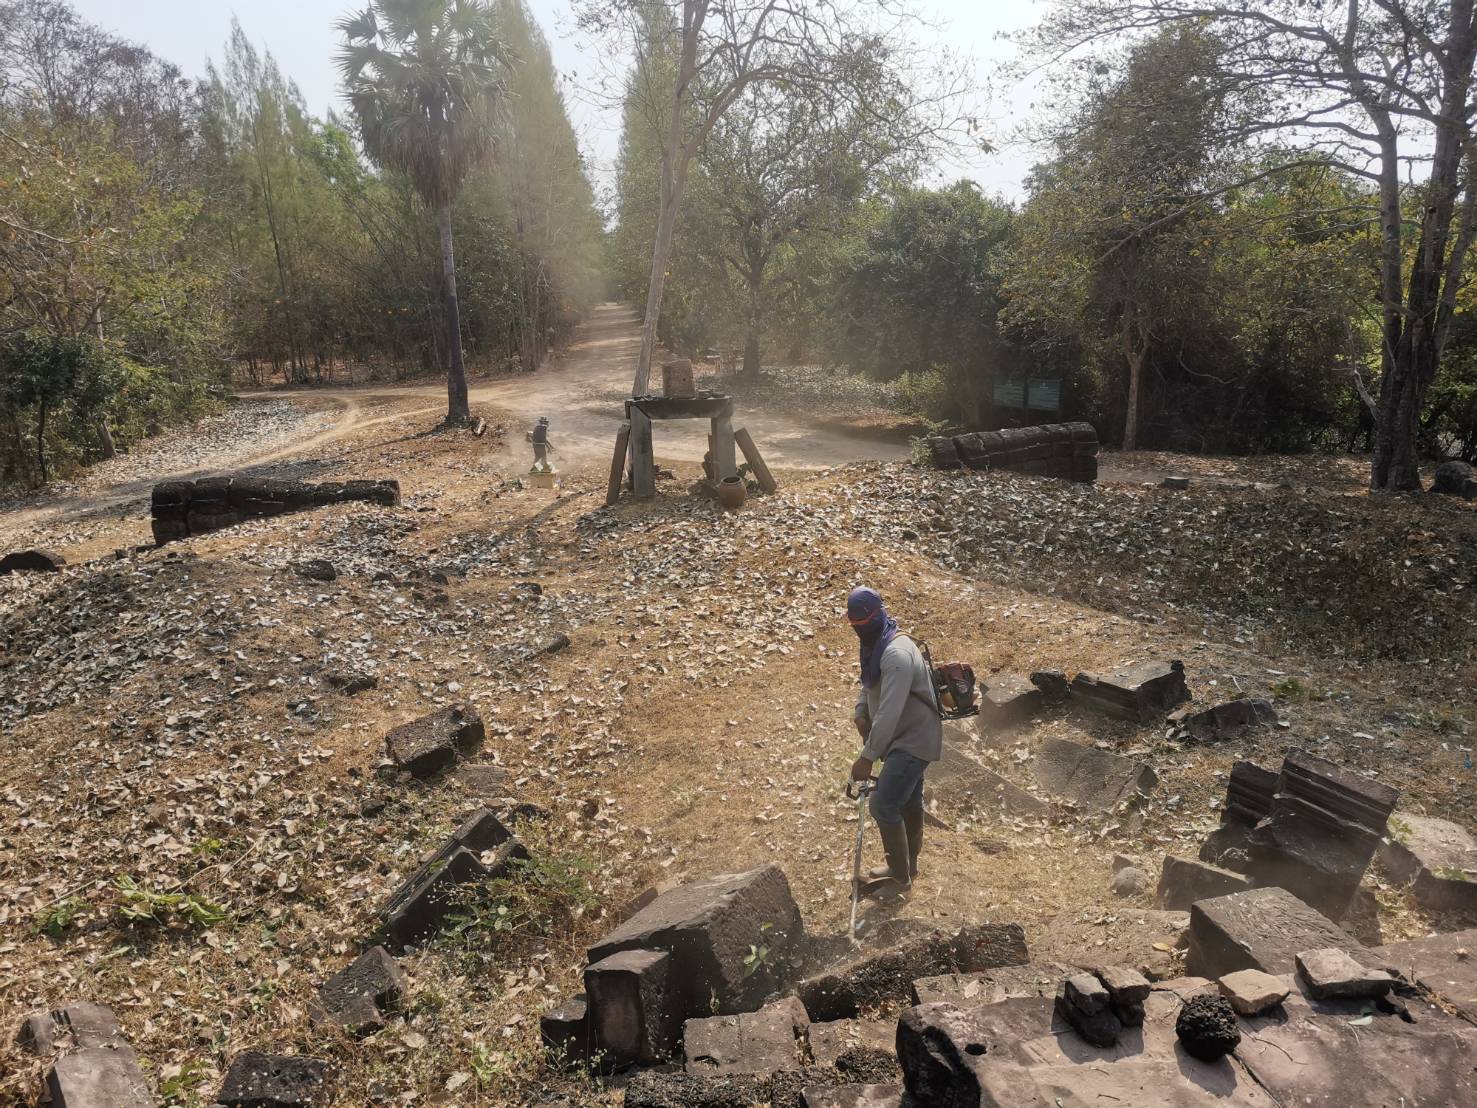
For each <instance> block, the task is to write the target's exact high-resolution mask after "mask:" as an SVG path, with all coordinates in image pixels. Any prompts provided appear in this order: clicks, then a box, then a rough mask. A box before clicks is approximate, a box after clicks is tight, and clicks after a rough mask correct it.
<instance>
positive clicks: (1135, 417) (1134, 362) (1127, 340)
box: [1123, 308, 1149, 450]
mask: <svg viewBox="0 0 1477 1108" xmlns="http://www.w3.org/2000/svg"><path fill="white" fill-rule="evenodd" d="M1136 318H1137V312H1136V311H1135V310H1134V309H1133V308H1128V309H1126V310H1125V313H1124V320H1123V359H1124V361H1125V362H1127V363H1128V412H1127V414H1125V415H1124V417H1123V449H1124V450H1136V449H1138V438H1139V384H1140V382H1141V381H1142V380H1143V376H1144V356H1145V355H1146V354H1147V353H1148V345H1149V344H1148V342H1147V341H1144V340H1143V337H1142V336H1140V339H1139V341H1137V342H1136V341H1135V339H1134V331H1135V330H1137V324H1136V322H1135V321H1136Z"/></svg>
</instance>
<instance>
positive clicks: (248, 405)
mask: <svg viewBox="0 0 1477 1108" xmlns="http://www.w3.org/2000/svg"><path fill="white" fill-rule="evenodd" d="M640 347H641V333H640V320H639V318H638V317H637V316H636V314H635V312H634V311H632V309H631V308H630V307H629V306H627V305H624V304H602V305H600V306H598V307H597V308H596V309H595V311H594V312H593V313H592V315H591V318H590V319H589V321H588V322H587V323H586V324H585V325H584V327H583V328H582V329H581V332H580V338H579V340H578V341H577V342H576V343H574V345H572V346H571V347H570V348H569V349H568V350H567V351H565V352H564V354H563V355H562V356H560V357H558V358H556V359H552V360H551V361H550V362H549V363H548V364H547V365H545V366H544V367H543V368H541V369H540V370H539V371H538V372H537V373H532V374H528V375H527V376H519V377H507V378H501V379H498V380H494V381H486V382H478V383H474V384H473V386H472V389H471V400H472V406H473V408H474V410H478V409H480V410H481V411H482V412H483V413H484V414H486V415H488V416H489V417H492V418H497V417H500V416H507V417H509V418H510V419H511V423H512V428H511V433H510V434H509V436H508V440H507V442H506V444H505V446H504V448H503V451H502V454H503V456H504V457H506V458H507V459H508V462H509V463H510V465H511V464H514V463H519V464H521V463H522V462H523V461H524V460H526V459H527V458H528V457H529V454H528V448H527V446H526V445H525V443H524V442H523V435H522V429H523V428H524V426H525V425H527V426H532V425H533V422H534V421H535V420H536V419H537V418H538V417H539V416H543V415H546V416H548V417H549V419H550V420H551V421H552V424H553V434H552V438H553V441H554V444H555V447H556V453H555V455H554V462H555V464H556V465H557V466H558V467H559V468H560V469H561V470H564V471H566V472H572V471H575V470H580V469H583V468H585V467H594V468H596V469H599V468H603V467H604V466H605V465H607V464H608V463H609V458H610V451H611V448H612V446H613V444H614V440H615V431H616V427H617V425H618V424H619V423H620V420H621V418H622V407H621V399H622V397H623V396H625V395H627V394H628V393H629V390H630V387H631V378H632V376H633V375H634V373H635V366H636V357H637V354H638V352H639V351H640ZM259 405H260V406H263V407H265V406H266V405H271V406H272V410H273V412H274V414H275V413H280V412H282V411H286V410H296V411H297V412H298V415H299V419H298V421H297V423H296V424H295V425H294V426H287V427H284V426H283V424H282V421H281V420H280V419H279V418H275V417H274V418H273V419H257V418H254V413H253V411H252V409H254V408H256V407H257V406H259ZM237 408H238V409H239V410H238V411H237V412H236V418H234V423H233V426H231V427H230V428H229V432H230V433H222V432H221V430H220V429H218V428H216V427H215V426H213V425H212V426H209V427H205V425H202V427H204V431H203V433H201V432H200V431H199V430H198V429H194V428H182V429H180V430H179V431H177V432H174V433H172V434H171V435H168V436H165V437H164V438H163V439H161V440H157V441H152V442H150V443H147V444H144V445H142V446H141V447H139V448H138V449H137V450H136V451H135V452H134V454H133V455H131V456H129V457H127V458H123V459H119V460H118V462H117V464H114V463H104V464H103V465H100V466H97V467H94V468H93V469H92V470H90V471H89V472H88V473H86V474H84V475H83V476H82V477H81V478H80V479H79V480H78V481H77V482H75V483H74V484H72V485H67V486H60V487H55V488H52V489H49V490H47V491H46V492H45V493H44V494H42V495H40V496H37V497H32V498H29V499H24V500H18V501H15V502H12V503H11V504H9V505H6V506H4V507H0V551H3V550H6V549H10V548H18V547H24V546H31V545H49V546H53V547H56V548H58V549H61V550H62V551H63V552H64V553H65V552H67V551H68V550H70V549H77V550H79V552H80V551H81V550H82V549H83V548H84V547H85V548H86V551H87V552H88V553H92V552H94V551H93V549H92V548H93V547H99V548H100V547H101V546H106V541H105V540H106V539H107V538H108V535H109V534H111V533H112V532H113V531H115V530H117V528H116V527H114V526H111V525H112V524H117V523H121V522H123V521H125V520H129V519H136V517H138V516H139V515H140V513H141V512H144V510H145V505H146V502H147V498H148V495H149V490H150V489H151V488H152V486H153V485H154V484H155V483H156V482H158V481H167V480H178V479H187V478H199V477H206V476H211V475H214V474H219V473H227V472H235V471H239V470H246V469H259V468H262V467H266V466H272V465H276V464H278V463H282V462H288V461H292V462H303V463H306V462H308V461H310V460H312V459H314V458H316V457H318V456H319V455H320V454H321V453H322V452H323V451H324V450H325V448H328V447H330V446H332V445H333V444H335V443H337V442H339V441H340V440H342V439H345V438H347V437H348V436H350V435H351V434H359V433H361V432H363V431H365V430H366V429H369V428H373V427H375V426H376V425H378V424H384V423H389V422H392V421H403V420H407V419H416V418H421V417H424V418H425V419H426V420H427V421H431V422H434V420H435V419H436V418H437V417H438V416H439V415H440V414H442V413H443V412H444V411H445V410H446V388H445V386H444V385H443V384H441V383H439V382H427V383H423V384H414V385H366V386H361V387H356V388H342V389H301V390H272V391H262V392H247V393H243V394H241V403H240V404H239V405H238V406H237ZM243 410H244V412H245V415H244V416H243V415H242V411H243ZM226 422H231V420H230V419H228V420H227V421H226ZM207 423H210V421H207ZM736 423H737V424H738V426H741V427H747V428H748V429H749V431H750V433H751V434H752V435H753V436H754V439H755V441H756V442H757V443H758V445H759V448H760V450H761V451H762V452H763V453H764V456H765V460H766V461H768V462H769V464H770V466H771V467H773V468H776V469H783V468H791V469H824V468H827V467H830V466H836V465H842V464H844V463H846V462H850V461H856V460H858V459H865V458H876V459H898V458H903V457H905V456H906V455H907V446H906V444H904V443H901V442H886V441H879V440H877V439H875V438H864V437H859V436H853V435H849V434H846V433H845V432H842V431H837V430H834V429H817V428H815V427H813V426H810V425H809V424H808V422H807V421H806V420H805V419H804V418H803V416H802V415H801V414H800V413H794V412H777V411H762V410H749V411H740V412H739V413H738V417H737V420H736ZM706 449H707V422H706V421H705V420H679V421H673V422H669V423H663V424H660V425H659V426H658V427H657V434H656V453H657V457H658V458H659V459H661V460H664V461H667V462H697V461H700V460H701V459H702V456H703V452H704V451H705V450H706Z"/></svg>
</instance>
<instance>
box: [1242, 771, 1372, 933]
mask: <svg viewBox="0 0 1477 1108" xmlns="http://www.w3.org/2000/svg"><path fill="white" fill-rule="evenodd" d="M1399 796H1400V794H1399V793H1398V792H1396V791H1395V790H1394V789H1392V788H1390V787H1389V786H1387V785H1383V784H1381V783H1380V782H1378V781H1372V780H1370V779H1368V778H1365V777H1360V776H1359V775H1357V774H1354V773H1351V772H1349V771H1348V770H1345V769H1342V768H1341V767H1339V766H1336V765H1334V764H1333V763H1332V762H1328V761H1325V760H1324V759H1322V758H1317V757H1314V756H1313V755H1311V754H1307V753H1305V752H1303V751H1300V750H1294V751H1292V752H1291V753H1289V754H1288V756H1287V757H1286V758H1285V759H1284V760H1283V763H1282V772H1281V773H1280V774H1279V775H1278V778H1277V792H1276V794H1275V795H1274V796H1273V799H1272V807H1271V810H1270V811H1269V812H1268V813H1267V816H1266V818H1265V819H1263V820H1261V821H1260V822H1259V823H1258V824H1257V825H1256V827H1255V828H1254V829H1253V830H1252V833H1251V836H1250V840H1249V845H1248V848H1247V852H1248V855H1249V862H1248V865H1247V869H1246V873H1247V875H1248V876H1249V877H1251V878H1252V880H1253V881H1255V882H1256V883H1257V884H1258V885H1280V886H1281V887H1282V888H1285V889H1291V890H1292V891H1293V892H1295V893H1297V894H1298V896H1299V897H1301V898H1302V899H1303V900H1305V901H1307V902H1308V903H1309V904H1311V905H1313V906H1314V907H1315V908H1318V909H1319V910H1320V911H1322V912H1323V913H1324V914H1325V915H1327V916H1329V917H1330V918H1332V919H1342V918H1343V917H1344V916H1345V915H1346V914H1347V912H1348V909H1349V903H1350V901H1351V900H1352V899H1353V897H1354V892H1355V890H1356V889H1358V887H1359V882H1360V881H1361V880H1362V879H1363V877H1364V871H1365V869H1366V867H1368V865H1369V863H1370V861H1371V859H1373V857H1374V854H1375V851H1376V850H1378V849H1379V846H1380V842H1381V839H1382V837H1383V835H1384V832H1385V827H1386V824H1387V823H1388V821H1389V818H1390V813H1391V812H1392V811H1393V810H1394V808H1395V802H1396V800H1398V799H1399Z"/></svg>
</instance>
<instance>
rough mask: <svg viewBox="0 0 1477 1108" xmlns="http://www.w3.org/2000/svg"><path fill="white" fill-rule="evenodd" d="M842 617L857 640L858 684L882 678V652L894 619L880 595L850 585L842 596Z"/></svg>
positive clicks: (893, 631) (894, 631)
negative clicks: (858, 642)
mask: <svg viewBox="0 0 1477 1108" xmlns="http://www.w3.org/2000/svg"><path fill="white" fill-rule="evenodd" d="M846 619H847V622H848V623H850V624H851V629H852V630H853V631H855V632H856V637H857V638H858V639H860V640H861V666H862V685H863V686H864V687H866V688H869V689H870V688H872V687H873V686H874V685H876V684H877V682H878V681H880V680H881V679H882V655H884V654H885V653H887V647H888V644H889V643H891V642H892V640H893V637H894V636H895V635H896V634H897V620H895V619H893V618H892V617H891V616H889V615H888V614H887V609H886V608H885V607H883V606H882V598H881V597H880V596H878V595H877V594H876V593H875V592H873V591H872V590H871V589H853V590H852V591H851V595H850V596H848V597H847V598H846Z"/></svg>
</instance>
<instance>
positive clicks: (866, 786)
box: [846, 777, 877, 944]
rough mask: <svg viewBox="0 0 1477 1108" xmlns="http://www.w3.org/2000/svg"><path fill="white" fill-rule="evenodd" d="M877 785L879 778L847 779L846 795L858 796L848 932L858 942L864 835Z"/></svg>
mask: <svg viewBox="0 0 1477 1108" xmlns="http://www.w3.org/2000/svg"><path fill="white" fill-rule="evenodd" d="M876 787H877V778H875V777H869V778H867V779H866V780H865V781H854V780H853V781H847V783H846V795H847V796H848V797H855V798H856V852H855V853H854V854H853V855H852V858H851V929H850V931H848V932H847V933H848V934H849V935H850V936H851V941H852V943H853V944H855V943H856V909H857V904H858V902H860V900H861V896H862V837H863V835H864V834H865V833H866V830H867V797H868V796H870V795H871V793H872V790H873V789H875V788H876Z"/></svg>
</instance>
